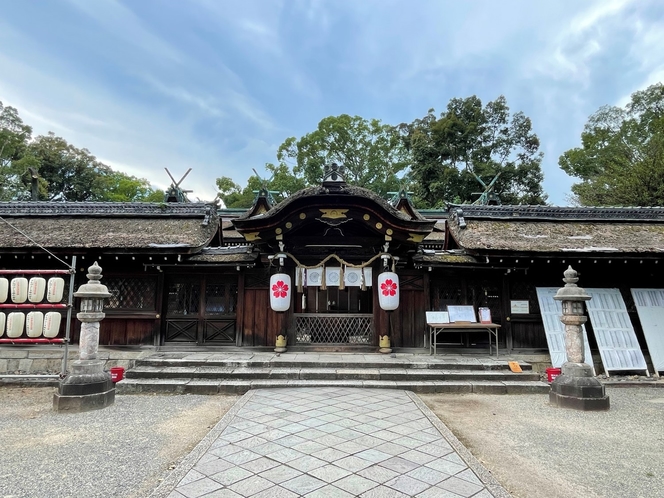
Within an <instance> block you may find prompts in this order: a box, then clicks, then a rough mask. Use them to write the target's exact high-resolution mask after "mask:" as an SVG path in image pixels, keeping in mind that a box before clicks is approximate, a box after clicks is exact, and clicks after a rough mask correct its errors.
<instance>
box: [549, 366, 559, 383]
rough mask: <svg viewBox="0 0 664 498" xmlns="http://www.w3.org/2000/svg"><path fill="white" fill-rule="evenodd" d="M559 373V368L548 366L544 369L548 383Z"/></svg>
mask: <svg viewBox="0 0 664 498" xmlns="http://www.w3.org/2000/svg"><path fill="white" fill-rule="evenodd" d="M559 375H560V368H554V367H550V368H547V369H546V377H547V379H548V380H549V383H551V382H553V381H554V380H555V378H556V377H558V376H559Z"/></svg>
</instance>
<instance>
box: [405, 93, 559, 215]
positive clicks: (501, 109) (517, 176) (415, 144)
mask: <svg viewBox="0 0 664 498" xmlns="http://www.w3.org/2000/svg"><path fill="white" fill-rule="evenodd" d="M399 130H400V132H401V136H402V138H403V141H404V144H405V146H406V148H407V150H408V151H409V152H410V153H411V156H412V167H411V168H412V169H411V180H412V188H413V190H414V193H415V201H416V204H417V205H418V206H419V207H441V206H443V205H444V204H445V203H446V202H454V203H468V202H472V201H474V200H475V199H477V197H478V192H482V190H483V188H482V186H481V185H480V183H479V182H478V181H477V179H476V177H475V175H476V176H477V177H479V178H480V179H481V180H482V181H483V182H484V183H486V184H489V183H490V182H491V181H492V180H493V179H494V178H495V177H496V175H500V176H499V177H498V179H497V181H496V183H495V186H494V191H495V192H496V193H498V194H499V195H500V198H501V200H502V202H503V203H505V204H543V203H544V202H545V200H546V195H545V194H544V191H543V190H542V185H541V184H542V180H543V178H544V177H543V174H542V170H541V162H542V156H543V155H542V153H541V152H540V151H539V146H540V143H539V139H538V138H537V135H535V133H534V132H533V131H532V123H531V121H530V119H529V118H528V117H526V116H525V115H524V114H523V113H522V112H517V113H514V114H510V110H509V107H508V106H507V101H506V99H505V97H503V96H500V97H498V98H497V99H496V100H495V101H493V102H489V103H488V104H486V105H485V106H483V105H482V101H481V100H480V99H479V98H478V97H476V96H472V97H468V98H465V99H460V98H456V99H452V100H450V102H449V103H448V105H447V110H446V111H445V112H442V113H441V114H440V116H439V117H436V114H435V111H434V110H433V109H431V110H429V112H428V113H427V115H426V116H424V117H423V118H422V119H417V120H415V121H413V122H412V123H410V124H402V125H400V126H399Z"/></svg>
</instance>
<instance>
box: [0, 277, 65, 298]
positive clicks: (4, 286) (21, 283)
mask: <svg viewBox="0 0 664 498" xmlns="http://www.w3.org/2000/svg"><path fill="white" fill-rule="evenodd" d="M64 286H65V281H64V280H63V279H62V278H60V277H52V278H49V279H48V284H47V283H46V279H45V278H42V277H32V278H31V279H30V280H28V279H27V278H25V277H18V278H13V279H11V281H9V280H8V279H6V278H4V277H2V278H0V304H2V303H5V302H6V301H7V298H8V297H10V298H11V301H12V302H13V303H16V304H22V303H25V302H26V301H29V302H31V303H40V302H41V301H42V300H43V299H44V295H46V298H47V300H48V302H49V303H59V302H60V301H62V292H63V290H64Z"/></svg>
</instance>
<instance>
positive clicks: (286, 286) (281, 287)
mask: <svg viewBox="0 0 664 498" xmlns="http://www.w3.org/2000/svg"><path fill="white" fill-rule="evenodd" d="M292 289H293V286H292V285H291V278H290V275H288V274H286V273H275V274H274V275H272V276H271V277H270V307H271V308H272V309H273V310H274V311H287V310H288V308H290V302H291V293H292V292H293V291H292Z"/></svg>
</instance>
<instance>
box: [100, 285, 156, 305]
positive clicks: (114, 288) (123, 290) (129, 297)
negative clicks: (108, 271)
mask: <svg viewBox="0 0 664 498" xmlns="http://www.w3.org/2000/svg"><path fill="white" fill-rule="evenodd" d="M102 283H103V284H104V285H105V286H106V287H107V288H108V292H109V293H110V294H111V297H110V298H108V300H107V301H106V303H105V304H104V308H107V309H134V310H155V309H156V295H157V279H156V278H133V277H108V278H104V279H103V280H102Z"/></svg>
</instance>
